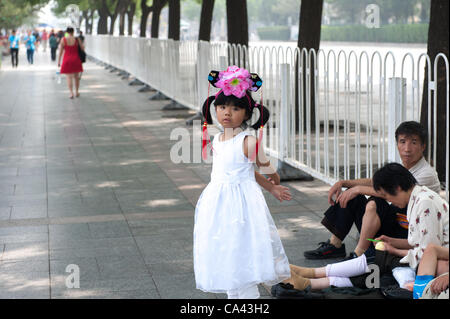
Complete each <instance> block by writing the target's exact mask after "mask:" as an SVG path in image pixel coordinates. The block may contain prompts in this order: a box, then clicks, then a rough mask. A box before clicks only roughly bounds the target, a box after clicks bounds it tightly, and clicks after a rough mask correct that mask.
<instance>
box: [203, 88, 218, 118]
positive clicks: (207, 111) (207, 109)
mask: <svg viewBox="0 0 450 319" xmlns="http://www.w3.org/2000/svg"><path fill="white" fill-rule="evenodd" d="M215 99H216V97H215V96H214V95H211V96H209V97H208V98H207V99H206V101H205V103H203V106H202V115H203V121H204V123H205V122H206V124H213V120H212V115H211V105H212V104H213V102H214V100H215ZM204 123H203V124H204Z"/></svg>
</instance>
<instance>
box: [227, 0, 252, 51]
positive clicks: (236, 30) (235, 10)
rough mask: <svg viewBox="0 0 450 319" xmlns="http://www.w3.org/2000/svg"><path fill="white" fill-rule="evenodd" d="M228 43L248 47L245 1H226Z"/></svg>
mask: <svg viewBox="0 0 450 319" xmlns="http://www.w3.org/2000/svg"><path fill="white" fill-rule="evenodd" d="M227 32H228V43H231V44H241V45H245V46H248V18H247V0H227Z"/></svg>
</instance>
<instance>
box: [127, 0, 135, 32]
mask: <svg viewBox="0 0 450 319" xmlns="http://www.w3.org/2000/svg"><path fill="white" fill-rule="evenodd" d="M135 12H136V2H134V1H133V2H131V4H130V6H129V9H128V11H127V15H128V35H129V36H132V35H133V19H134V13H135Z"/></svg>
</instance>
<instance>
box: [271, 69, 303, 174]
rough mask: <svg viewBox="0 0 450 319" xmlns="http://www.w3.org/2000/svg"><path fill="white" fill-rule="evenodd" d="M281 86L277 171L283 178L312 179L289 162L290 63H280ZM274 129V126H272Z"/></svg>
mask: <svg viewBox="0 0 450 319" xmlns="http://www.w3.org/2000/svg"><path fill="white" fill-rule="evenodd" d="M280 81H281V83H280V86H281V96H280V97H281V101H280V115H279V117H280V121H279V126H280V127H279V130H280V131H279V135H278V138H279V140H278V161H277V167H276V169H277V172H278V174H279V175H280V179H281V180H284V181H286V180H312V177H311V176H310V175H309V174H307V173H305V172H303V171H302V170H300V169H298V168H295V167H293V166H291V165H289V164H288V163H286V160H287V158H288V141H289V118H288V116H289V109H290V108H291V107H292V99H291V96H292V95H291V90H292V88H293V86H292V85H291V65H290V64H289V63H281V64H280ZM271 129H272V128H271ZM292 129H295V128H292Z"/></svg>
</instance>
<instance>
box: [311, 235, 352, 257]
mask: <svg viewBox="0 0 450 319" xmlns="http://www.w3.org/2000/svg"><path fill="white" fill-rule="evenodd" d="M303 255H304V256H305V258H306V259H328V258H339V257H345V255H346V253H345V244H342V246H341V247H340V248H336V247H335V246H333V245H332V244H330V240H327V241H326V242H321V243H319V248H317V249H315V250H309V251H305V252H304V253H303Z"/></svg>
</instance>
